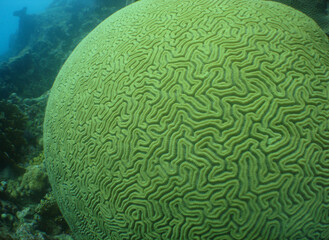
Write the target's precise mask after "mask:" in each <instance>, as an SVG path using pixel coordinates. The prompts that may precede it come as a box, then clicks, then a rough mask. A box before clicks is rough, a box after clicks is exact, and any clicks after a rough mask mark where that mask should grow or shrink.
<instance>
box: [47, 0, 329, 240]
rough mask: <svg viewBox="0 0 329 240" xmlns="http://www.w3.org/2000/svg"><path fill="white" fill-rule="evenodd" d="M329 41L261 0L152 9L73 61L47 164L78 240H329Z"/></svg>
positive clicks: (122, 18)
mask: <svg viewBox="0 0 329 240" xmlns="http://www.w3.org/2000/svg"><path fill="white" fill-rule="evenodd" d="M328 56H329V43H328V38H327V37H326V35H325V34H324V33H323V32H322V31H321V29H320V28H319V27H318V26H317V25H316V23H315V22H314V21H313V20H312V19H310V18H309V17H307V16H306V15H304V14H303V13H301V12H299V11H296V10H294V9H293V8H290V7H288V6H285V5H283V4H281V3H277V2H272V1H260V0H198V1H195V0H180V1H177V0H162V1H158V0H142V1H139V2H137V3H134V4H131V5H129V6H128V7H126V8H124V9H122V10H120V11H119V12H117V13H115V14H114V15H112V16H111V17H109V18H108V19H107V20H105V21H104V22H103V23H101V24H100V25H99V26H98V27H97V28H96V29H95V30H93V31H92V32H91V33H90V34H89V35H88V36H87V37H86V38H85V39H84V40H83V41H82V42H81V43H80V44H79V45H78V46H77V48H76V49H75V51H74V52H73V53H72V54H71V56H70V57H69V58H68V60H67V61H66V63H65V64H64V66H63V68H62V69H61V71H60V73H59V74H58V77H57V79H56V81H55V83H54V86H53V88H52V91H51V94H50V97H49V102H48V107H47V111H46V117H45V128H44V130H45V133H44V141H45V142H44V143H45V156H46V166H47V170H48V172H49V178H50V182H51V185H52V187H53V191H54V194H55V196H56V198H57V201H58V204H59V207H60V209H61V210H62V212H63V214H64V217H65V219H66V220H67V222H68V223H69V225H70V227H71V229H72V231H73V232H74V234H75V237H76V239H79V240H81V239H90V240H95V239H115V240H116V239H144V240H145V239H157V240H159V239H174V240H178V239H186V240H194V239H209V240H214V239H217V240H223V239H225V240H228V239H243V240H246V239H252V240H255V239H262V240H264V239H267V240H268V239H290V240H291V239H328V236H329V122H328V118H329V57H328Z"/></svg>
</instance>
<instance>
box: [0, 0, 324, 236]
mask: <svg viewBox="0 0 329 240" xmlns="http://www.w3.org/2000/svg"><path fill="white" fill-rule="evenodd" d="M133 2H134V1H132V0H130V1H126V0H108V1H107V0H53V1H50V0H49V1H45V0H43V1H32V0H31V1H25V2H24V1H4V0H1V2H0V16H1V19H0V31H1V32H2V36H1V38H0V240H10V239H14V240H16V239H36V240H37V239H73V238H72V237H71V233H70V229H69V227H68V225H67V224H66V222H65V220H64V218H63V216H62V215H61V213H60V211H59V208H58V206H57V203H56V201H55V200H54V197H53V195H52V192H51V188H50V185H49V182H48V176H47V173H46V170H45V166H44V163H43V160H44V155H43V137H42V136H43V119H44V112H45V108H46V104H47V99H48V95H49V90H50V88H51V86H52V84H53V82H54V80H55V78H56V75H57V73H58V72H59V70H60V68H61V66H62V65H63V63H64V62H65V60H66V59H67V58H68V56H69V55H70V53H71V52H72V51H73V49H74V48H75V47H76V45H77V44H78V43H79V42H80V41H81V40H82V39H83V38H84V37H85V36H86V35H87V34H88V33H89V32H90V31H91V30H92V29H94V28H95V27H96V26H97V25H98V24H99V23H100V22H102V21H103V20H104V19H105V18H107V17H108V16H110V15H111V14H112V13H114V12H116V11H118V10H119V9H121V8H123V7H125V6H126V5H128V4H132V3H133ZM279 2H283V3H286V4H288V3H289V2H291V1H285V0H282V1H279ZM301 2H303V1H301ZM304 2H308V3H311V4H312V5H314V4H313V3H314V1H304ZM327 4H328V1H318V5H317V11H313V12H312V13H310V15H312V17H313V19H314V20H316V21H317V22H318V24H319V25H320V26H321V27H322V29H323V30H324V31H325V32H326V33H328V32H329V31H328V29H329V28H328V25H329V24H328V22H327V20H328V12H327ZM305 6H306V7H305ZM293 7H296V8H298V6H293ZM302 8H303V9H300V10H305V12H307V10H309V9H310V8H309V7H308V5H307V3H306V4H305V5H303V7H302ZM319 9H320V10H319Z"/></svg>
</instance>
